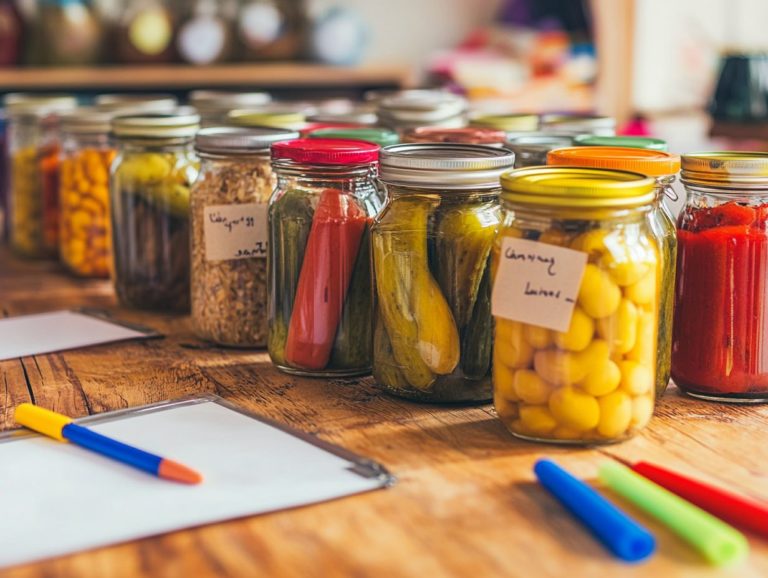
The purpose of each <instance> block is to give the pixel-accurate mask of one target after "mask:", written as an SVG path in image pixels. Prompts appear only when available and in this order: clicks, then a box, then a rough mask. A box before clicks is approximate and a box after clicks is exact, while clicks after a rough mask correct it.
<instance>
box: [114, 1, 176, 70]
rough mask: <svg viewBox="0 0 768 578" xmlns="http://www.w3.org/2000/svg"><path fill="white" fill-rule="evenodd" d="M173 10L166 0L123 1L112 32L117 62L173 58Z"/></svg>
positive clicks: (168, 60) (170, 59) (156, 60)
mask: <svg viewBox="0 0 768 578" xmlns="http://www.w3.org/2000/svg"><path fill="white" fill-rule="evenodd" d="M176 25H177V19H176V11H175V10H174V9H173V7H172V5H171V3H170V2H169V1H168V0H131V1H130V2H125V6H124V8H123V11H122V13H121V15H120V17H119V18H118V21H117V30H116V31H115V34H114V35H113V37H114V40H115V54H116V56H117V59H118V60H119V61H120V62H128V63H134V64H150V63H167V62H173V61H174V60H175V59H176V56H177V55H176V50H175V46H174V35H175V29H176Z"/></svg>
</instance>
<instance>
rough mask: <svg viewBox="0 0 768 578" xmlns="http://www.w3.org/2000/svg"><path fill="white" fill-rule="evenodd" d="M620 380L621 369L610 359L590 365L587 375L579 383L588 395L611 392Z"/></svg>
mask: <svg viewBox="0 0 768 578" xmlns="http://www.w3.org/2000/svg"><path fill="white" fill-rule="evenodd" d="M620 382H621V370H620V369H619V366H618V365H616V363H614V362H613V361H611V360H610V359H608V360H606V361H603V362H602V363H597V364H595V365H592V366H591V368H590V370H589V373H588V374H587V377H585V378H584V381H582V382H581V383H580V384H579V387H580V388H581V389H583V390H584V391H585V392H586V393H588V394H589V395H594V396H600V395H606V394H609V393H611V392H612V391H613V390H615V389H616V388H617V387H619V383H620Z"/></svg>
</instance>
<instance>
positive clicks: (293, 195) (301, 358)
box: [267, 139, 382, 377]
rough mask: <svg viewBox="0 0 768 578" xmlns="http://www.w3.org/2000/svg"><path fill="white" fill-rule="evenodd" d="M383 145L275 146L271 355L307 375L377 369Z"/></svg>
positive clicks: (313, 142) (306, 142)
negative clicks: (373, 244) (375, 229)
mask: <svg viewBox="0 0 768 578" xmlns="http://www.w3.org/2000/svg"><path fill="white" fill-rule="evenodd" d="M378 154H379V146H378V145H376V144H373V143H369V142H364V141H353V140H334V139H327V140H323V139H298V140H293V141H284V142H279V143H275V144H274V145H272V168H273V170H274V172H275V174H276V176H277V186H276V188H275V192H274V194H273V195H272V198H271V199H270V202H269V213H268V215H269V257H268V265H267V266H268V274H269V296H268V312H269V338H268V351H269V356H270V358H271V359H272V361H273V363H274V364H275V365H276V366H277V367H278V369H280V370H282V371H285V372H286V373H292V374H297V375H308V376H323V377H330V376H351V375H364V374H366V373H368V372H370V370H371V334H372V329H371V328H372V325H371V309H372V306H371V295H372V292H371V267H370V241H369V238H370V234H369V230H370V221H371V218H372V217H373V216H374V215H376V213H377V212H378V211H379V209H380V208H381V205H382V198H381V195H380V193H379V191H378V189H377V188H376V185H375V181H374V177H375V175H376V164H377V161H378Z"/></svg>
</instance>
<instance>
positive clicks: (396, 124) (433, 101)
mask: <svg viewBox="0 0 768 578" xmlns="http://www.w3.org/2000/svg"><path fill="white" fill-rule="evenodd" d="M377 106H378V108H377V114H378V118H379V123H380V124H381V125H382V126H385V127H387V128H391V129H392V130H395V131H397V132H398V133H400V134H402V133H403V131H405V130H408V129H411V128H416V127H419V126H437V127H442V128H460V127H463V126H466V125H467V118H466V112H467V101H466V99H464V98H463V97H461V96H459V95H456V94H452V93H450V92H445V91H439V90H414V91H408V90H406V91H403V92H398V93H395V94H393V95H391V96H385V97H384V98H382V99H381V100H380V101H379V102H378V103H377Z"/></svg>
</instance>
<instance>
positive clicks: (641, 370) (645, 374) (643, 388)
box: [619, 360, 654, 395]
mask: <svg viewBox="0 0 768 578" xmlns="http://www.w3.org/2000/svg"><path fill="white" fill-rule="evenodd" d="M619 370H620V371H621V389H623V390H624V391H626V392H627V393H629V394H631V395H641V394H644V393H648V391H649V390H650V389H651V388H652V387H653V385H654V382H653V371H652V370H651V368H650V367H646V366H645V365H641V364H639V363H638V362H637V361H632V360H629V361H622V362H620V363H619Z"/></svg>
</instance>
